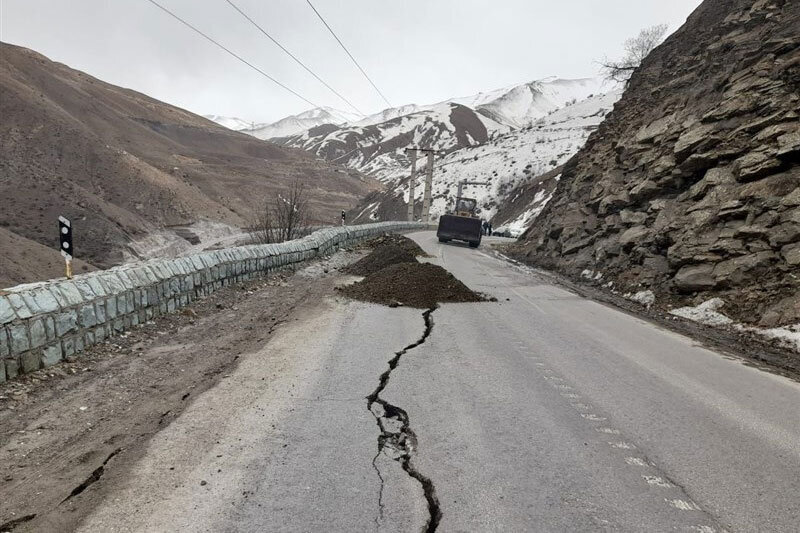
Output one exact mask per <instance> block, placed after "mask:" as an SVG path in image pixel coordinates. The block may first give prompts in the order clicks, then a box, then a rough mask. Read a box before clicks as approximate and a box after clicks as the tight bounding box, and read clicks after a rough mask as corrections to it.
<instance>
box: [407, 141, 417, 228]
mask: <svg viewBox="0 0 800 533" xmlns="http://www.w3.org/2000/svg"><path fill="white" fill-rule="evenodd" d="M409 151H410V152H411V180H410V181H409V185H408V221H409V222H414V186H415V185H416V181H417V151H416V150H409V149H408V148H406V152H409Z"/></svg>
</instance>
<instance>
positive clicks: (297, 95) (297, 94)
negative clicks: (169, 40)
mask: <svg viewBox="0 0 800 533" xmlns="http://www.w3.org/2000/svg"><path fill="white" fill-rule="evenodd" d="M147 1H148V2H150V3H151V4H153V5H154V6H156V7H157V8H159V9H160V10H161V11H163V12H165V13H166V14H168V15H169V16H171V17H172V18H174V19H175V20H177V21H178V22H180V23H181V24H183V25H184V26H186V27H188V28H190V29H192V30H193V31H195V32H196V33H199V34H200V35H201V36H203V37H204V38H205V39H206V40H208V41H211V42H212V43H214V44H215V45H217V46H218V47H220V48H222V49H223V50H225V51H226V52H228V53H229V54H230V55H232V56H233V57H235V58H236V59H238V60H239V61H241V62H242V63H244V64H245V65H247V66H248V67H250V68H251V69H253V70H255V71H256V72H258V73H259V74H261V75H262V76H264V77H265V78H267V79H268V80H270V81H271V82H273V83H274V84H276V85H278V86H279V87H283V88H284V89H286V90H287V91H289V92H290V93H292V94H293V95H295V96H296V97H298V98H299V99H301V100H302V101H304V102H306V103H307V104H310V105H311V106H312V107H321V106H319V105H317V104H315V103H314V102H312V101H311V100H309V99H308V98H306V97H305V96H303V95H302V94H300V93H298V92H297V91H294V90H293V89H291V88H289V87H287V86H286V85H284V84H283V83H281V82H279V81H278V80H276V79H275V78H273V77H272V76H270V75H269V74H267V73H266V72H264V71H263V70H261V69H260V68H258V67H257V66H255V65H253V64H252V63H250V62H249V61H247V60H246V59H244V58H243V57H242V56H240V55H238V54H236V53H235V52H232V51H231V50H229V49H228V48H225V47H224V46H223V45H221V44H220V43H218V42H217V41H215V40H214V39H212V38H211V37H209V36H208V35H206V34H205V33H203V32H202V31H200V30H198V29H197V28H195V27H194V26H192V25H191V24H189V23H188V22H186V21H185V20H183V19H182V18H180V17H179V16H178V15H176V14H175V13H173V12H172V11H170V10H169V9H167V8H166V7H164V6H162V5H161V4H159V3H158V2H156V1H155V0H147Z"/></svg>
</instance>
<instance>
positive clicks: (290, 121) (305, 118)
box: [245, 107, 360, 139]
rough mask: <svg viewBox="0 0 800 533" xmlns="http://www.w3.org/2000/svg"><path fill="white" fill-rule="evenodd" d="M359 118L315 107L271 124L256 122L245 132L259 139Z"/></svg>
mask: <svg viewBox="0 0 800 533" xmlns="http://www.w3.org/2000/svg"><path fill="white" fill-rule="evenodd" d="M359 118H360V116H359V115H356V114H354V113H348V112H347V111H341V110H339V109H334V108H332V107H317V108H314V109H309V110H308V111H304V112H303V113H300V114H298V115H291V116H288V117H286V118H282V119H281V120H279V121H277V122H273V123H271V124H258V125H256V126H255V127H254V128H252V129H247V130H246V131H245V133H248V134H250V135H252V136H254V137H258V138H259V139H273V138H277V137H289V136H291V135H296V134H298V133H301V132H304V131H306V130H309V129H311V128H315V127H317V126H322V125H323V124H335V125H340V124H344V123H346V122H348V121H352V120H357V119H359Z"/></svg>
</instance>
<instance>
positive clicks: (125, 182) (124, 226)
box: [0, 43, 378, 281]
mask: <svg viewBox="0 0 800 533" xmlns="http://www.w3.org/2000/svg"><path fill="white" fill-rule="evenodd" d="M295 178H298V179H301V180H304V181H305V182H306V183H307V184H308V186H309V188H310V190H311V204H312V206H313V208H314V211H315V214H316V216H317V218H318V219H319V221H320V222H325V221H331V222H335V221H336V219H337V216H338V213H339V211H340V210H341V209H349V208H350V207H352V206H354V205H355V203H356V202H357V201H358V200H359V199H360V198H361V197H363V196H364V195H366V194H367V193H369V192H370V191H372V190H374V189H376V188H378V185H377V183H376V182H374V181H372V180H370V179H369V178H365V177H363V176H361V175H359V174H358V173H356V172H353V171H348V172H344V171H341V170H336V169H334V168H332V167H331V166H329V165H327V164H326V163H324V162H321V161H317V160H316V159H315V158H314V157H313V156H311V155H309V154H307V153H305V152H303V151H301V150H294V149H289V148H283V147H279V146H277V145H274V144H270V143H268V142H265V141H261V140H258V139H255V138H253V137H250V136H248V135H244V134H240V133H236V132H234V131H230V130H227V129H225V128H222V127H221V126H218V125H216V124H214V123H213V122H210V121H208V120H206V119H204V118H202V117H199V116H197V115H194V114H192V113H189V112H187V111H185V110H182V109H179V108H176V107H173V106H171V105H167V104H165V103H163V102H159V101H157V100H154V99H152V98H149V97H147V96H145V95H143V94H140V93H137V92H135V91H131V90H128V89H123V88H120V87H116V86H113V85H110V84H108V83H104V82H102V81H100V80H97V79H95V78H92V77H91V76H89V75H87V74H84V73H82V72H79V71H76V70H73V69H71V68H69V67H67V66H65V65H62V64H60V63H55V62H52V61H50V60H48V59H47V58H45V57H44V56H42V55H40V54H37V53H35V52H33V51H31V50H28V49H25V48H21V47H18V46H13V45H9V44H5V43H0V198H2V202H0V226H2V227H3V228H5V229H6V230H7V231H8V232H10V233H13V234H17V235H19V236H22V237H24V238H26V239H30V240H32V241H35V242H38V243H40V244H42V245H45V246H48V247H52V245H53V240H54V239H55V237H56V235H55V233H54V231H55V230H54V228H55V227H56V218H57V216H58V215H61V214H63V215H66V216H68V217H69V218H71V219H73V220H74V221H75V222H76V228H78V229H77V230H76V241H77V242H76V250H77V252H78V254H79V257H82V258H83V259H85V260H87V261H88V262H90V263H92V264H94V265H97V266H107V265H111V264H114V263H116V262H118V261H119V260H120V259H121V257H122V250H123V248H124V247H125V244H126V243H127V242H129V241H130V240H131V239H134V238H138V237H141V236H144V235H145V234H147V233H148V232H150V231H152V230H154V229H156V228H159V227H163V226H165V225H177V224H189V223H192V222H194V221H197V220H199V219H209V220H214V221H219V222H223V223H227V224H231V225H236V226H240V225H243V224H245V223H246V221H247V220H248V218H249V217H250V213H251V210H252V209H253V208H254V207H255V206H256V205H258V204H259V203H261V202H262V201H263V199H264V198H265V196H272V195H274V194H275V193H276V192H278V191H280V190H283V189H284V188H286V187H288V186H289V184H290V183H291V182H292V181H293V180H294V179H295ZM20 242H23V241H20ZM19 281H21V279H20V280H19Z"/></svg>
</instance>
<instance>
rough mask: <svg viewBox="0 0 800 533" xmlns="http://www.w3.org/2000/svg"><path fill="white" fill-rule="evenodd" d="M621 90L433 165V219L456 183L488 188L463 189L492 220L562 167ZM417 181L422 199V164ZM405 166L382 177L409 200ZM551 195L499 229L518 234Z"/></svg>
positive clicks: (449, 198) (445, 205) (446, 203)
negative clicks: (515, 193)
mask: <svg viewBox="0 0 800 533" xmlns="http://www.w3.org/2000/svg"><path fill="white" fill-rule="evenodd" d="M620 94H621V92H620V91H619V90H617V91H614V92H612V93H609V94H603V95H597V96H592V97H590V98H587V99H585V100H583V101H581V102H577V103H575V104H569V105H566V106H565V107H563V108H561V109H558V110H556V111H553V112H551V113H550V114H548V115H546V116H545V117H543V118H541V119H539V120H537V121H536V122H535V123H533V124H532V125H530V126H528V127H525V128H523V129H520V130H514V131H510V132H508V133H505V134H502V135H498V136H497V137H495V138H493V139H490V140H489V142H487V143H485V144H482V145H479V146H472V147H465V148H461V149H459V150H456V151H453V152H451V153H449V154H447V155H446V156H444V157H442V158H439V159H438V160H437V161H436V163H435V167H434V179H433V197H434V199H437V198H439V199H441V201H438V202H437V201H434V202H433V204H432V207H431V213H432V215H433V217H434V219H435V218H438V216H439V215H441V214H443V213H445V212H446V210H447V209H448V207H449V203H450V202H451V201H452V199H453V196H454V195H455V193H456V189H457V187H458V182H459V181H461V180H468V181H485V182H488V185H473V186H467V187H466V188H465V189H464V195H465V196H469V197H472V198H475V199H477V200H478V210H479V215H480V216H481V218H485V219H489V218H491V217H493V216H494V214H495V213H496V211H497V208H498V206H499V204H500V202H502V201H504V200H505V199H506V197H507V196H508V194H509V193H511V191H512V190H514V189H516V188H518V187H519V186H520V185H522V184H523V183H524V182H526V181H527V180H529V179H531V178H534V177H536V176H540V175H542V174H544V173H546V172H549V171H550V170H553V169H554V168H556V167H557V166H559V165H563V164H564V163H566V161H567V160H568V159H569V158H570V157H572V156H573V155H574V154H575V153H576V152H577V151H578V150H579V149H580V148H581V147H582V146H583V144H584V143H585V142H586V139H587V138H588V137H589V134H590V133H591V132H592V131H594V129H595V128H596V127H597V126H598V125H599V124H600V122H602V120H603V119H604V118H605V115H606V114H607V113H608V112H609V111H611V109H612V108H613V106H614V103H615V102H616V101H617V100H618V99H619V97H620ZM420 166H421V167H422V170H421V172H420V173H419V174H420V175H419V176H418V177H417V183H416V189H415V198H416V199H417V201H421V198H422V195H423V188H424V166H425V163H424V160H423V161H422V164H421V165H418V168H419V167H420ZM408 172H409V167H408V166H402V165H397V167H396V169H393V170H392V171H386V170H381V171H380V174H381V176H380V177H381V178H382V179H383V180H384V181H386V182H390V183H394V185H395V191H396V194H399V193H401V192H402V193H403V194H404V198H405V199H406V201H407V198H408V192H407V191H408V184H407V183H403V182H402V181H401V179H400V178H402V177H406V176H408ZM549 199H550V195H547V196H541V197H539V196H538V195H537V197H536V199H534V202H533V203H532V204H531V205H530V207H529V209H528V211H527V212H526V213H523V214H522V215H520V216H519V217H518V219H517V220H514V221H512V222H511V223H509V224H508V226H506V225H504V226H503V229H509V230H512V228H511V226H512V224H513V232H514V233H522V232H523V231H524V230H525V229H527V228H528V227H529V226H530V224H531V223H532V222H533V220H535V218H536V217H537V216H538V215H539V214H540V213H541V211H542V209H544V206H545V205H547V201H549Z"/></svg>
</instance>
